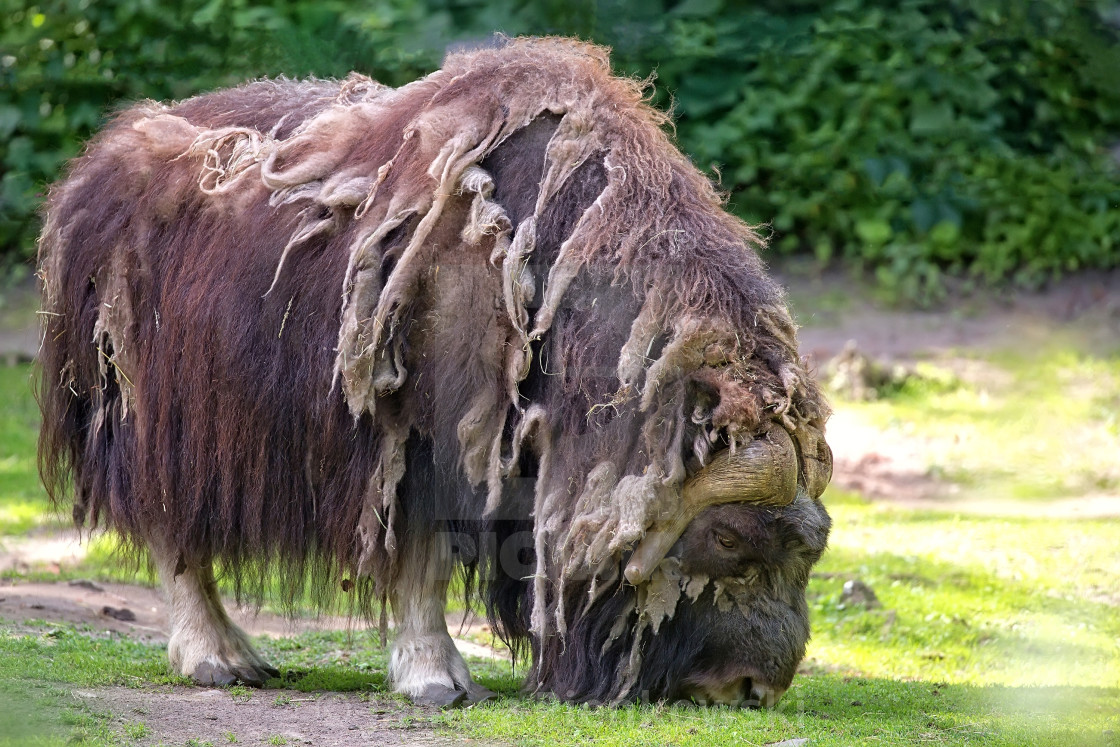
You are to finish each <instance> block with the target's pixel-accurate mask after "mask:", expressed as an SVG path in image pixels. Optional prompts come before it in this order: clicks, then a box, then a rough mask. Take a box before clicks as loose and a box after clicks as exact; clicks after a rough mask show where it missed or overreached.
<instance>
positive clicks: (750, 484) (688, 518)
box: [624, 426, 797, 586]
mask: <svg viewBox="0 0 1120 747" xmlns="http://www.w3.org/2000/svg"><path fill="white" fill-rule="evenodd" d="M796 497H797V452H796V450H795V449H794V447H793V440H792V439H791V438H790V436H789V433H787V432H786V429H785V428H782V427H780V426H777V427H774V428H772V429H770V431H769V432H768V433H767V434H766V435H765V436H763V437H762V438H757V439H755V440H754V441H752V442H751V443H750V444H749V445H748V446H747V447H746V448H745V449H739V450H738V451H737V452H736V453H735V454H734V455H733V454H732V453H731V451H730V449H726V450H724V451H721V452H720V453H719V454H717V455H716V456H715V458H714V459H712V461H711V462H710V463H709V464H708V466H707V467H704V469H702V470H700V471H699V472H697V473H696V474H695V475H693V476H692V477H690V478H689V479H688V481H687V482H685V484H684V489H683V490H682V491H681V508H680V511H678V512H677V514H676V515H675V516H672V517H670V518H668V519H662V520H659V521H656V522H654V524H653V526H651V527H650V528H649V531H647V532H646V535H645V536H644V537H643V538H642V540H641V542H639V543H638V546H637V547H636V548H635V549H634V553H633V555H631V556H630V562H629V563H627V564H626V571H625V573H624V575H625V576H626V580H627V581H629V582H630V583H631V584H634V585H635V586H637V585H638V584H640V583H642V582H644V581H645V580H647V579H648V578H649V577H650V574H652V573H653V569H654V568H655V567H657V564H658V563H660V562H661V561H662V560H663V559H664V558H665V555H666V554H668V552H669V549H670V548H671V547H672V546H673V545H674V544H675V543H676V541H677V540H678V539H680V536H681V535H682V534H684V530H685V529H686V528H687V527H688V525H689V524H690V523H691V522H692V520H693V519H695V518H696V516H697V515H698V514H699V513H700V512H701V511H703V510H704V509H705V508H708V507H709V506H715V505H718V504H721V503H740V502H750V503H757V504H759V505H763V506H788V505H789V504H791V503H793V499H794V498H796Z"/></svg>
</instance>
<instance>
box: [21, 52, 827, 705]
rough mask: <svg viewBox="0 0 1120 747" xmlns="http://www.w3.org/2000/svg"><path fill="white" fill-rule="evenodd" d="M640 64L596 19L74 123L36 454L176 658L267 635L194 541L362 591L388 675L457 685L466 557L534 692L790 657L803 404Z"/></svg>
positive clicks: (232, 673)
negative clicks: (371, 68) (527, 663)
mask: <svg viewBox="0 0 1120 747" xmlns="http://www.w3.org/2000/svg"><path fill="white" fill-rule="evenodd" d="M644 96H645V93H644V91H643V84H641V83H639V82H636V81H634V80H631V79H627V78H620V77H616V76H613V75H612V74H611V72H610V66H609V61H608V58H607V53H606V51H605V50H603V49H601V48H598V47H595V46H592V45H587V44H582V43H579V42H575V41H570V40H564V39H517V40H511V41H507V42H503V43H501V44H499V45H497V46H496V47H494V48H488V49H480V50H474V51H470V52H463V53H458V54H453V55H450V56H449V57H448V58H447V60H446V61H445V62H444V66H443V68H442V69H441V70H438V71H436V72H434V73H432V74H431V75H429V76H427V77H425V78H423V79H421V80H418V81H415V82H413V83H410V84H408V85H405V86H402V87H400V88H396V89H394V88H389V87H387V86H383V85H380V84H378V83H376V82H374V81H372V80H370V79H368V78H366V77H363V76H360V75H351V76H350V77H348V78H347V79H345V80H342V81H323V80H309V81H293V80H287V79H280V80H275V81H267V80H266V81H256V82H253V83H249V84H246V85H244V86H240V87H237V88H232V89H228V90H224V91H217V92H214V93H210V94H206V95H202V96H198V97H195V98H192V99H188V100H185V101H182V102H177V103H171V104H159V103H155V102H147V103H143V104H140V105H137V106H135V107H133V108H131V109H128V110H126V111H123V112H122V113H120V114H119V115H117V116H116V118H115V119H114V120H113V121H112V122H111V123H110V124H109V125H108V126H107V127H106V128H105V129H104V130H103V131H102V132H101V133H99V134H98V135H97V136H96V137H95V138H94V139H93V140H92V141H91V142H90V144H89V145H88V147H87V148H86V150H85V152H84V153H83V155H82V156H81V157H79V158H78V159H76V160H75V162H74V163H73V164H72V167H71V169H70V171H69V175H68V176H67V177H66V179H65V180H63V181H62V182H60V183H59V184H57V185H55V186H54V188H53V189H52V190H51V193H50V196H49V198H48V201H47V205H46V221H45V224H44V228H43V234H42V237H41V240H40V251H39V274H40V277H41V278H42V283H43V311H44V314H43V315H42V317H41V318H42V319H43V325H44V329H43V345H42V351H41V355H40V363H41V366H42V376H41V379H40V385H39V388H40V391H39V395H40V396H39V399H40V404H41V407H42V411H43V428H42V431H41V435H40V454H39V455H40V466H41V471H42V474H43V478H44V482H45V484H46V486H47V488H48V490H49V491H50V492H51V495H52V496H53V497H55V498H56V499H61V497H62V494H63V492H64V491H67V490H69V489H70V487H71V486H72V488H73V492H74V496H73V512H74V517H75V520H76V521H77V522H78V523H79V524H83V523H84V524H89V525H98V524H100V525H107V526H110V527H112V528H114V529H115V530H117V531H118V532H120V533H121V534H122V535H123V536H124V538H125V539H126V540H127V543H126V546H127V547H129V548H132V549H134V550H138V549H141V548H146V549H147V550H148V551H150V553H151V556H152V559H153V560H154V562H155V565H156V566H157V569H158V570H159V573H160V576H161V578H162V581H163V583H164V586H165V588H166V591H167V594H168V596H169V598H170V603H171V608H172V620H173V630H172V635H171V639H170V642H169V644H168V653H169V657H170V660H171V662H172V664H173V666H174V667H175V669H176V670H177V671H179V672H181V673H183V674H185V675H188V676H191V677H193V678H194V679H195V680H196V681H198V682H200V683H203V684H223V683H230V682H234V681H242V682H245V683H247V684H261V683H263V682H264V681H265V680H267V679H268V678H269V677H271V676H273V675H274V673H275V671H276V670H275V669H273V668H272V667H271V666H270V665H269V664H268V663H267V662H265V661H264V660H263V659H261V657H260V656H259V655H258V654H257V652H256V651H255V650H254V649H253V646H252V645H251V643H250V642H249V640H248V639H247V638H246V636H245V635H244V634H243V633H242V632H241V631H240V630H238V629H237V628H236V627H235V626H233V625H232V623H230V621H229V619H228V617H227V616H226V613H225V611H224V609H223V608H222V604H221V601H220V599H219V597H218V594H217V587H216V585H215V581H214V579H215V573H216V571H220V572H222V573H223V574H225V575H226V576H227V577H228V578H229V579H231V580H232V581H233V583H234V584H235V585H236V587H237V589H238V591H239V592H240V593H241V595H242V596H243V597H245V596H247V597H250V598H252V597H256V598H260V597H262V596H263V595H264V594H265V593H266V591H270V593H272V592H274V593H278V594H279V596H280V598H281V599H287V600H294V599H299V598H301V597H302V595H304V594H305V593H308V592H309V593H310V594H311V595H312V598H314V599H316V600H319V601H322V602H324V603H328V602H330V601H332V599H334V598H335V597H336V596H337V595H343V594H345V595H348V596H347V599H348V600H349V602H350V604H351V606H352V609H353V610H354V612H355V613H357V614H362V615H366V616H368V618H369V619H371V620H378V619H380V620H382V621H385V620H386V619H387V617H388V615H387V614H385V613H391V616H392V621H393V625H394V628H395V632H394V642H393V649H392V655H391V662H390V672H389V675H390V677H391V681H392V683H393V687H394V688H395V689H396V690H397V691H399V692H402V693H405V694H407V695H408V696H410V697H412V698H413V699H415V700H417V701H419V702H425V703H434V704H440V705H456V704H460V703H463V702H478V701H481V700H485V699H487V698H489V697H491V696H492V695H493V694H492V693H489V692H488V691H486V690H485V689H484V688H481V687H479V686H478V685H476V684H475V683H474V682H473V681H472V679H471V677H470V674H469V672H468V671H467V668H466V666H465V664H464V663H463V660H462V658H461V657H460V655H459V654H458V652H457V651H456V649H455V646H454V644H453V642H452V640H451V638H450V636H449V635H448V632H447V626H446V623H445V620H444V606H445V603H446V596H447V592H448V580H449V579H450V578H451V576H452V575H453V574H455V573H464V574H465V576H466V578H467V579H468V583H467V584H466V587H467V588H468V589H469V590H471V591H472V592H473V593H476V594H477V597H478V598H479V599H480V600H481V602H482V604H483V605H484V607H485V609H486V612H487V614H488V616H489V618H490V620H491V621H492V623H493V626H494V629H495V630H496V631H497V632H498V634H499V635H501V636H502V638H503V639H504V640H505V641H506V642H507V643H508V644H509V645H510V646H511V647H513V648H514V649H515V650H522V649H525V648H528V649H529V651H530V652H531V654H532V667H531V669H530V671H529V673H528V676H527V679H526V688H527V689H528V690H529V691H531V692H541V693H543V692H552V693H555V694H556V695H557V696H558V697H560V698H563V699H566V700H571V701H580V702H589V701H596V702H600V703H621V702H631V701H637V700H642V699H680V698H688V699H694V700H697V701H700V702H706V703H733V704H762V705H765V704H772V703H774V702H776V699H777V698H778V697H779V696H780V694H781V692H782V691H783V690H784V689H785V688H787V687H788V686H789V684H790V682H791V680H792V677H793V674H794V672H795V671H796V668H797V664H798V662H799V661H800V659H801V657H802V655H803V653H804V646H805V642H806V640H807V638H808V634H809V626H808V611H807V608H806V604H805V587H806V584H807V582H808V578H809V569H810V567H811V566H812V564H813V563H814V562H816V560H817V559H818V558H819V557H820V554H821V552H823V550H824V546H825V542H826V539H827V534H828V526H829V522H828V516H827V513H826V512H825V510H824V507H823V506H822V505H821V503H820V500H819V496H820V494H821V491H822V490H823V489H824V486H825V484H826V483H827V482H828V478H829V474H830V471H831V456H830V454H829V452H828V447H827V445H826V444H825V442H824V437H823V429H824V424H825V421H826V420H827V418H828V416H829V410H828V406H827V404H826V403H825V401H824V398H823V397H822V396H821V393H820V390H819V389H818V387H817V385H816V383H815V382H814V380H813V378H812V376H811V375H810V373H809V372H808V371H807V370H806V368H805V366H804V364H803V363H802V361H801V359H800V357H799V355H798V351H797V339H796V328H795V325H794V324H793V321H792V319H791V317H790V315H789V311H788V309H787V308H786V304H785V299H784V296H783V294H782V291H781V289H780V288H779V287H778V286H777V285H776V284H775V283H774V282H773V281H772V280H771V279H770V278H769V277H768V276H767V274H766V272H765V269H764V267H763V264H762V262H761V260H760V259H759V256H758V254H757V250H759V249H761V248H762V247H763V246H764V244H765V242H764V240H763V239H762V238H761V237H760V236H759V234H758V233H757V232H756V231H755V230H754V229H752V228H751V227H750V226H747V225H745V224H744V223H743V222H741V221H740V220H738V219H737V218H735V217H733V216H731V215H730V214H728V213H727V212H726V211H725V210H724V206H723V203H722V198H721V196H720V195H719V194H718V193H717V191H716V190H715V189H714V188H713V186H712V184H711V183H710V182H709V180H708V179H707V178H706V177H704V176H703V175H702V174H701V173H700V172H698V171H697V170H696V168H695V167H694V166H693V165H692V164H691V163H690V162H689V161H688V159H687V158H686V157H684V156H683V155H682V154H681V153H680V152H679V151H678V150H677V149H676V148H675V147H674V146H673V144H672V143H671V142H670V140H669V138H668V136H667V135H666V129H667V125H668V124H669V123H668V120H667V118H666V117H665V116H664V115H663V114H661V113H659V112H657V111H655V110H653V109H652V108H650V107H649V106H648V105H647V104H646V103H645V98H644ZM270 579H278V581H276V583H278V584H279V588H278V589H276V588H273V589H267V588H266V587H267V586H268V585H269V584H270V583H273V582H272V581H270ZM383 628H384V626H383Z"/></svg>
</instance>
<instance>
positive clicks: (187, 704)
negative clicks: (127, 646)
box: [73, 687, 470, 747]
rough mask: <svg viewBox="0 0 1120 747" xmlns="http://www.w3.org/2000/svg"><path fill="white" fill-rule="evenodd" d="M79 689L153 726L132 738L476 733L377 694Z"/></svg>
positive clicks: (412, 739) (435, 741)
mask: <svg viewBox="0 0 1120 747" xmlns="http://www.w3.org/2000/svg"><path fill="white" fill-rule="evenodd" d="M235 692H237V691H235ZM73 694H74V696H75V697H76V698H77V699H78V700H79V701H81V702H83V703H84V704H85V705H86V706H88V707H90V708H91V709H92V710H94V711H97V712H101V713H105V712H108V713H110V714H112V717H113V718H112V724H111V726H110V728H112V729H114V730H116V731H120V732H125V729H126V727H128V726H129V725H135V724H137V723H143V724H144V725H145V726H146V727H147V732H146V733H145V735H144V736H143V737H140V738H138V739H135V740H134V741H133V742H132V743H133V744H136V745H156V744H206V743H210V744H213V745H220V744H229V743H232V742H233V740H234V739H236V741H237V743H238V744H250V745H260V744H288V745H316V747H349V746H350V745H370V744H375V745H393V744H400V745H410V746H421V745H451V744H463V743H464V742H467V741H470V740H465V739H456V738H452V737H447V736H442V735H437V734H435V733H434V731H433V727H432V725H431V723H430V721H429V718H430V717H431V716H432V715H434V714H435V713H436V711H435V710H434V709H430V708H419V707H416V706H411V705H408V704H406V703H403V702H401V701H400V700H397V699H394V698H390V697H378V696H376V695H372V696H366V695H364V694H363V695H358V694H355V693H303V692H297V691H293V690H266V691H256V692H251V693H250V694H249V695H245V696H243V695H238V694H231V692H230V691H228V690H220V689H213V688H199V687H148V688H144V689H130V688H126V687H109V688H98V689H84V690H75V691H73ZM192 739H193V740H195V741H194V742H193V743H192V742H189V741H188V740H192Z"/></svg>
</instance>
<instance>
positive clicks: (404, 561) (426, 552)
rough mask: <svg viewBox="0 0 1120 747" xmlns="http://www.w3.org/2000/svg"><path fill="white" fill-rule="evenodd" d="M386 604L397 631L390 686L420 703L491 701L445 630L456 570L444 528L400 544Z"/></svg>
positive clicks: (446, 704)
mask: <svg viewBox="0 0 1120 747" xmlns="http://www.w3.org/2000/svg"><path fill="white" fill-rule="evenodd" d="M403 544H404V547H403V548H402V551H401V556H400V558H399V560H398V562H399V563H400V572H399V575H398V576H397V579H396V583H395V584H394V587H393V589H392V590H391V591H390V592H389V602H390V604H391V605H392V608H393V623H394V625H395V626H396V630H397V635H396V639H395V640H394V641H393V647H392V653H391V656H390V661H389V677H390V679H391V680H392V683H393V689H394V690H395V691H396V692H399V693H401V694H403V695H407V696H408V697H409V698H411V699H412V701H413V702H414V703H417V704H419V705H433V706H439V707H441V708H453V707H456V706H461V705H465V704H468V703H479V702H482V701H485V700H490V699H492V698H494V697H496V696H495V694H494V693H493V692H491V691H490V690H487V689H486V688H485V687H482V686H481V685H478V684H476V683H475V682H474V681H473V680H472V679H471V675H470V672H468V671H467V665H466V663H464V662H463V657H462V656H461V655H460V654H459V650H458V649H456V648H455V643H454V641H452V640H451V635H450V634H449V633H448V632H447V619H446V617H445V615H446V607H447V586H448V581H449V580H450V578H451V573H452V571H453V569H454V561H453V559H452V553H451V542H450V539H449V537H448V535H447V533H446V532H441V531H437V530H430V531H422V532H416V533H414V534H413V535H412V536H411V537H409V539H408V541H406V542H404V543H403Z"/></svg>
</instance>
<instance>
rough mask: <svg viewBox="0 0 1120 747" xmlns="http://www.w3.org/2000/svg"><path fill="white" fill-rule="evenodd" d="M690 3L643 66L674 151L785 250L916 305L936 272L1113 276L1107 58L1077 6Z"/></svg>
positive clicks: (1114, 88)
mask: <svg viewBox="0 0 1120 747" xmlns="http://www.w3.org/2000/svg"><path fill="white" fill-rule="evenodd" d="M707 5H711V3H708V4H707ZM688 6H690V7H691V8H692V9H694V10H696V11H697V12H696V14H695V15H692V14H689V13H684V12H683V10H684V9H686V7H688ZM703 9H704V8H703V7H702V4H701V3H700V2H691V3H683V4H681V5H679V6H677V10H676V12H675V13H670V14H668V15H667V16H666V17H665V18H664V20H663V21H661V22H660V24H661V25H660V27H659V28H657V29H656V33H655V34H654V35H653V38H657V39H659V40H660V43H659V46H658V47H655V48H651V49H650V50H648V51H647V50H643V54H646V55H651V56H652V57H654V58H661V59H664V60H672V65H670V64H668V63H667V64H665V65H662V66H661V68H660V71H659V72H660V82H661V83H662V84H664V85H666V87H667V88H669V89H670V90H675V91H676V92H677V93H678V97H679V98H678V100H677V104H678V107H677V110H678V114H679V124H678V132H679V135H680V138H681V140H682V142H683V143H684V145H685V147H686V148H687V149H688V150H689V151H690V152H691V154H692V155H693V157H694V158H695V160H696V161H697V162H698V163H700V164H704V165H707V164H715V165H717V166H719V167H720V169H721V172H722V177H723V185H724V187H725V189H727V190H729V191H730V193H731V199H732V205H733V207H734V208H735V209H736V210H738V211H739V212H740V213H741V214H743V215H744V216H745V217H747V218H748V219H750V220H754V221H771V225H772V227H773V230H774V234H775V240H776V241H775V245H776V247H777V249H778V250H779V251H781V252H783V253H790V252H804V251H808V252H812V253H814V254H815V255H816V256H817V257H818V258H819V259H820V260H821V261H828V260H830V259H833V258H840V259H842V260H844V261H846V262H849V263H852V264H854V265H856V266H857V267H864V268H868V269H871V270H874V271H875V272H876V274H877V276H878V278H879V280H880V282H881V283H882V284H883V285H884V286H885V287H886V288H887V289H888V290H890V291H892V292H893V294H894V295H895V296H896V297H901V298H906V299H910V300H917V301H923V300H928V299H931V298H935V297H937V296H938V295H939V294H940V292H941V291H942V273H943V272H944V271H946V270H948V271H950V272H953V273H962V272H966V273H968V274H969V275H972V276H976V277H978V278H980V279H981V280H983V281H987V282H997V281H1001V280H1004V279H1011V280H1013V281H1015V282H1018V283H1020V284H1035V283H1037V282H1039V281H1041V280H1043V279H1045V278H1047V277H1050V276H1053V275H1056V274H1059V273H1062V272H1065V271H1070V270H1076V269H1080V268H1086V267H1109V266H1115V265H1117V264H1120V248H1118V247H1117V242H1120V209H1118V207H1120V180H1118V178H1117V173H1116V169H1115V165H1114V164H1113V163H1112V162H1111V160H1110V159H1109V157H1108V153H1107V147H1108V146H1109V145H1110V144H1112V143H1114V142H1116V141H1117V140H1120V77H1118V76H1117V75H1116V72H1115V71H1117V70H1120V47H1118V46H1117V44H1116V37H1115V35H1114V34H1113V33H1112V32H1111V31H1110V30H1109V29H1107V27H1106V26H1105V24H1104V23H1103V22H1102V20H1101V16H1100V14H1099V13H1097V12H1096V11H1095V10H1094V9H1093V8H1091V7H1090V6H1088V5H1087V4H1085V3H1077V2H1067V1H1063V0H1051V1H1050V2H1019V1H1018V0H1009V1H1002V0H951V1H950V2H944V0H904V1H903V2H898V3H896V2H881V1H878V0H847V1H845V2H832V3H824V2H796V3H784V2H771V3H757V4H755V5H754V9H753V10H751V11H748V12H744V13H740V14H730V13H722V14H720V15H718V16H716V17H714V18H713V17H712V16H710V15H707V14H703V15H701V13H700V11H701V10H703Z"/></svg>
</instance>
